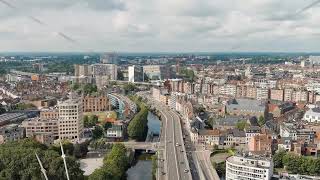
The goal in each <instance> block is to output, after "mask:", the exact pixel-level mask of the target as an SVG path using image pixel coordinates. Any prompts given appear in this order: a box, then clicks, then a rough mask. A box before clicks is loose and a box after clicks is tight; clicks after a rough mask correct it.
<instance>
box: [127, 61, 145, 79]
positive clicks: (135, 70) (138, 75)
mask: <svg viewBox="0 0 320 180" xmlns="http://www.w3.org/2000/svg"><path fill="white" fill-rule="evenodd" d="M128 81H129V82H141V81H143V69H142V67H141V66H136V65H133V66H129V67H128Z"/></svg>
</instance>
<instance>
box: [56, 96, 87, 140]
mask: <svg viewBox="0 0 320 180" xmlns="http://www.w3.org/2000/svg"><path fill="white" fill-rule="evenodd" d="M58 109H59V119H58V125H59V139H69V140H80V138H81V137H82V136H83V107H82V101H81V99H68V100H66V101H62V102H58Z"/></svg>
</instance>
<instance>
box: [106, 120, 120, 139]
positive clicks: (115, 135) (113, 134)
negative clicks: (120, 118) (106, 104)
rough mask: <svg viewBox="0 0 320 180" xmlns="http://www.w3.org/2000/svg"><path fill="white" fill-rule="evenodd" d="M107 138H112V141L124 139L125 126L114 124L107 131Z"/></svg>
mask: <svg viewBox="0 0 320 180" xmlns="http://www.w3.org/2000/svg"><path fill="white" fill-rule="evenodd" d="M106 138H112V139H121V138H123V125H122V124H112V127H111V128H109V129H108V130H107V133H106Z"/></svg>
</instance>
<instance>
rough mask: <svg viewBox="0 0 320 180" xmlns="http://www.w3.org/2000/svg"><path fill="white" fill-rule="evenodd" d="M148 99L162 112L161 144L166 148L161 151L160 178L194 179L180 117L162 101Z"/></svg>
mask: <svg viewBox="0 0 320 180" xmlns="http://www.w3.org/2000/svg"><path fill="white" fill-rule="evenodd" d="M140 96H141V95H140ZM146 98H148V97H146ZM148 101H149V104H151V105H152V106H153V107H155V108H156V109H157V110H158V111H159V112H160V113H161V120H162V127H161V138H160V146H162V147H164V148H163V149H164V150H163V151H161V152H160V153H159V155H160V156H159V164H158V179H164V180H192V176H191V171H190V167H189V162H188V159H187V154H186V149H185V145H184V140H183V135H182V129H181V122H180V117H179V116H178V115H177V113H176V112H175V111H173V110H171V109H170V108H168V107H167V106H165V105H163V104H161V103H160V102H157V101H154V100H152V98H148Z"/></svg>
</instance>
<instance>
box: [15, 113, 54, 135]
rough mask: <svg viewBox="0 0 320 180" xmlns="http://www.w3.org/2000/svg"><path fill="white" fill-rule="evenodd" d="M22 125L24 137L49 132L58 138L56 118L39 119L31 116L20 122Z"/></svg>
mask: <svg viewBox="0 0 320 180" xmlns="http://www.w3.org/2000/svg"><path fill="white" fill-rule="evenodd" d="M21 126H22V127H24V128H25V130H26V137H33V136H35V135H38V134H51V135H52V136H53V138H54V139H58V138H59V129H58V118H57V119H41V118H33V119H27V120H25V121H23V122H22V125H21Z"/></svg>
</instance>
